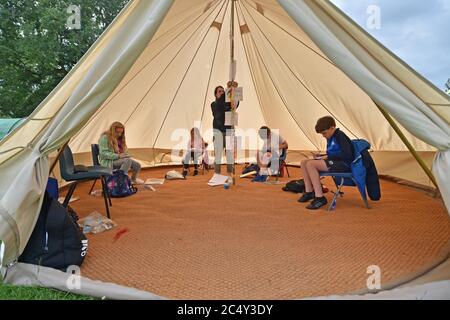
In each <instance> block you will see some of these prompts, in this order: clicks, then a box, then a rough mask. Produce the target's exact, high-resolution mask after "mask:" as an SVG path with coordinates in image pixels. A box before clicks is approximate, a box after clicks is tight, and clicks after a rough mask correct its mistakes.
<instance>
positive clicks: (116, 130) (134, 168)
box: [98, 122, 144, 184]
mask: <svg viewBox="0 0 450 320" xmlns="http://www.w3.org/2000/svg"><path fill="white" fill-rule="evenodd" d="M98 145H99V149H100V153H99V157H98V159H99V162H100V164H101V165H102V166H105V167H109V168H112V169H113V170H116V169H120V170H122V171H123V172H125V173H126V174H128V171H130V170H131V182H132V183H133V184H136V183H138V184H142V183H144V181H142V180H141V179H138V178H137V175H138V173H139V172H140V171H141V165H140V164H139V162H137V161H135V160H133V159H131V158H130V154H129V153H128V148H127V143H126V140H125V127H124V125H123V124H122V123H120V122H114V123H113V124H112V125H111V127H110V128H109V130H108V131H106V132H105V133H103V134H102V135H101V137H100V139H99V141H98Z"/></svg>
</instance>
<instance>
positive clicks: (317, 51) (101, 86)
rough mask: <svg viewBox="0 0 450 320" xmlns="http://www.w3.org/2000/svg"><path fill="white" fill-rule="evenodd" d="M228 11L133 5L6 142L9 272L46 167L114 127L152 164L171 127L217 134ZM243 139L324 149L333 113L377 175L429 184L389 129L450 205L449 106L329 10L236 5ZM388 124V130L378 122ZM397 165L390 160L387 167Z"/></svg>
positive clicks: (0, 207) (211, 6) (249, 1)
mask: <svg viewBox="0 0 450 320" xmlns="http://www.w3.org/2000/svg"><path fill="white" fill-rule="evenodd" d="M230 2H231V0H211V1H204V0H146V1H140V0H134V1H130V3H129V4H128V5H127V6H126V8H125V9H124V10H123V11H122V13H121V14H120V15H119V16H118V17H117V18H116V19H115V21H114V22H113V23H112V24H111V26H110V27H109V28H108V29H107V30H106V32H105V33H104V34H103V35H102V36H101V37H100V39H98V41H97V42H96V43H95V44H94V45H93V47H92V48H91V49H90V50H89V51H88V52H87V53H86V54H85V56H84V57H83V58H82V59H81V60H80V62H79V63H78V64H77V65H76V67H75V68H74V69H73V70H72V71H71V72H70V73H69V74H68V75H67V77H66V78H65V79H64V80H63V81H62V82H61V83H60V84H59V85H58V86H57V87H56V88H55V89H54V91H53V92H52V93H51V94H50V95H49V96H48V97H47V98H46V99H45V101H43V102H42V104H41V105H40V106H39V107H38V108H37V109H36V110H35V111H34V112H33V114H32V115H30V117H29V118H28V119H27V120H26V121H25V122H24V123H22V124H21V126H19V127H18V128H16V129H15V130H14V132H13V133H12V134H11V135H10V136H8V137H7V138H6V139H5V140H3V141H2V142H1V143H0V196H1V201H0V239H2V240H3V241H5V243H6V251H5V256H4V259H3V263H4V264H5V265H6V264H9V263H11V262H13V261H14V260H15V259H16V258H17V256H18V255H19V254H20V252H21V251H22V250H23V249H24V247H25V245H26V243H27V240H28V238H29V236H30V234H31V232H32V230H33V227H34V224H35V222H36V219H37V214H38V212H39V208H40V204H41V201H42V196H43V190H44V188H45V185H46V182H47V177H48V174H49V167H50V163H49V158H48V156H49V155H50V154H51V153H52V152H55V151H56V150H57V149H58V148H60V147H61V146H62V145H64V144H65V143H66V142H68V141H70V146H71V147H72V149H73V151H74V152H75V154H76V155H83V154H84V155H86V152H88V151H89V147H90V144H91V143H95V142H96V141H97V140H98V137H99V135H100V134H101V133H102V132H103V131H104V130H106V129H107V127H108V126H109V124H110V123H112V122H113V121H117V120H119V121H122V122H124V123H125V124H126V127H127V140H128V144H129V147H130V148H131V149H134V151H135V155H137V156H138V158H139V159H140V160H144V161H147V162H148V164H150V165H155V164H156V163H157V162H158V161H160V159H161V158H162V155H163V154H164V153H165V152H167V151H168V150H170V149H172V148H174V147H176V145H177V144H178V143H179V141H177V139H176V134H175V138H174V132H176V130H177V129H184V130H189V129H190V128H191V127H193V126H194V125H195V124H200V125H201V126H202V130H203V131H208V129H209V128H211V124H212V118H211V117H212V116H211V112H210V108H209V104H210V102H211V100H212V99H213V95H212V93H213V89H214V87H215V86H216V85H218V84H222V85H223V84H225V83H226V82H227V80H229V79H228V75H229V51H230V42H229V30H230V21H231V9H230ZM234 2H235V5H236V11H235V19H234V20H235V22H236V24H238V25H237V26H236V28H235V34H234V39H235V47H236V48H235V49H236V52H235V54H236V60H237V80H238V81H239V84H240V85H241V86H243V87H244V88H245V101H244V102H243V103H242V104H241V107H240V116H239V118H240V123H239V128H240V129H242V130H243V132H244V133H245V132H248V131H250V130H256V129H257V128H259V126H261V125H263V124H267V125H269V126H271V127H273V128H280V129H281V133H282V135H283V136H284V137H285V138H286V139H287V140H288V141H289V143H290V147H291V151H290V154H291V155H295V154H296V152H301V151H305V150H312V151H316V150H319V149H324V141H323V139H322V138H321V137H320V136H318V135H317V134H316V133H315V131H314V124H315V121H316V120H317V119H318V118H319V117H321V116H324V115H332V116H334V117H335V118H336V119H337V121H338V125H339V126H340V127H341V128H342V129H343V130H344V131H346V132H347V133H348V134H349V136H350V137H351V138H355V137H358V138H365V139H367V140H369V141H370V142H371V143H372V145H373V149H374V151H375V153H374V156H375V158H376V160H377V164H378V166H379V168H380V171H381V173H383V174H390V175H393V176H399V177H403V178H406V179H409V180H412V181H414V182H418V183H421V184H429V179H428V178H427V176H426V175H425V174H424V173H423V171H421V169H420V167H419V166H418V165H417V163H416V162H414V161H413V158H412V156H411V154H410V152H409V151H408V149H407V148H406V147H405V144H404V142H403V141H402V140H401V139H400V137H399V136H398V134H397V133H396V132H395V131H394V129H393V127H392V124H395V125H397V126H398V127H399V128H400V130H401V131H402V133H403V135H404V137H405V138H406V139H407V140H408V141H409V143H410V144H411V147H412V148H413V149H415V150H417V151H418V152H419V154H420V155H422V156H423V157H424V158H426V159H427V160H428V164H429V165H431V161H432V159H433V158H434V160H433V172H434V175H435V177H436V178H437V182H438V184H439V187H440V191H441V193H442V195H443V197H444V200H445V202H446V205H447V208H450V181H449V179H450V178H449V175H448V174H447V172H448V171H449V169H450V151H449V149H450V125H449V121H450V99H449V97H448V96H446V95H445V94H444V93H443V92H441V91H439V90H438V89H436V88H435V87H434V86H433V85H432V84H430V83H429V82H428V81H427V80H425V79H424V78H423V77H421V76H420V75H419V74H417V73H416V72H415V71H414V70H412V69H411V68H410V67H409V66H407V65H406V64H405V63H403V62H402V61H401V60H400V59H399V58H397V57H396V56H395V55H393V54H392V53H391V52H389V51H388V50H387V49H386V48H384V47H383V46H382V45H381V44H379V43H378V42H377V41H375V40H374V39H373V38H371V37H370V36H369V35H368V34H367V33H365V32H364V31H363V30H362V29H361V28H360V27H358V26H357V25H356V24H354V23H353V22H352V21H351V20H350V19H349V18H348V17H347V16H345V15H344V14H343V13H342V12H340V11H339V10H338V9H337V8H336V7H335V6H334V5H332V4H331V3H330V2H329V1H325V0H301V1H300V0H299V1H293V0H278V1H276V0H258V1H254V0H235V1H234ZM379 108H381V110H383V111H384V112H385V113H386V115H387V116H388V118H389V117H391V118H392V123H389V122H388V121H387V119H386V117H385V115H383V113H382V112H380V109H379ZM392 159H395V160H396V161H397V162H393V161H392Z"/></svg>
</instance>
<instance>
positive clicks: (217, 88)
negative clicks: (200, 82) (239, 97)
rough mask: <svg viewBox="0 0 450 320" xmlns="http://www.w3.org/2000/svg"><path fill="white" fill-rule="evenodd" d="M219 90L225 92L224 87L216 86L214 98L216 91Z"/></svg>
mask: <svg viewBox="0 0 450 320" xmlns="http://www.w3.org/2000/svg"><path fill="white" fill-rule="evenodd" d="M219 89H223V91H225V89H224V87H222V86H217V87H216V88H215V89H214V97H216V96H217V90H219Z"/></svg>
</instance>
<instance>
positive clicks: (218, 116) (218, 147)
mask: <svg viewBox="0 0 450 320" xmlns="http://www.w3.org/2000/svg"><path fill="white" fill-rule="evenodd" d="M235 84H236V85H237V83H235ZM214 96H215V98H216V100H215V101H214V102H213V103H211V111H212V114H213V117H214V119H213V129H214V156H215V168H214V171H215V172H216V173H218V174H220V173H221V165H222V154H223V149H224V148H226V145H225V144H226V142H225V141H226V139H225V137H226V136H227V135H228V136H231V134H232V131H231V130H233V127H232V126H226V125H225V112H229V111H231V103H230V102H225V89H224V88H223V87H222V86H218V87H216V88H215V89H214ZM238 106H239V104H238ZM236 108H237V107H236ZM226 156H227V173H228V174H229V175H231V174H232V173H233V166H234V159H233V152H228V151H226Z"/></svg>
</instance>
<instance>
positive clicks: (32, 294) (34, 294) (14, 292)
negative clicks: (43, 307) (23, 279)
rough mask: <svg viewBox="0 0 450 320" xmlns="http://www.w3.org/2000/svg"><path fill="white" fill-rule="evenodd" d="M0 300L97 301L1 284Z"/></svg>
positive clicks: (49, 290) (34, 288)
mask: <svg viewBox="0 0 450 320" xmlns="http://www.w3.org/2000/svg"><path fill="white" fill-rule="evenodd" d="M0 300H96V299H95V298H93V297H89V296H81V295H76V294H71V293H67V292H62V291H58V290H54V289H46V288H39V287H20V286H10V285H5V284H1V283H0Z"/></svg>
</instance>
